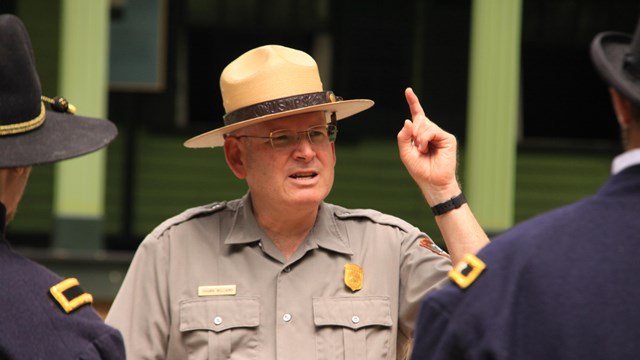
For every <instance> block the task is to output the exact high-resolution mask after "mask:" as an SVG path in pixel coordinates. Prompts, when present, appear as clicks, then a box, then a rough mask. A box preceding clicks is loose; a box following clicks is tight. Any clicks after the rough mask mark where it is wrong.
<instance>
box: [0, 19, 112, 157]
mask: <svg viewBox="0 0 640 360" xmlns="http://www.w3.org/2000/svg"><path fill="white" fill-rule="evenodd" d="M47 107H50V108H51V109H52V110H47ZM74 111H75V108H74V107H73V105H70V104H69V103H68V102H67V101H66V100H65V99H63V98H54V99H50V98H46V97H42V90H41V87H40V79H39V78H38V73H37V71H36V66H35V59H34V56H33V49H32V47H31V40H30V39H29V34H28V33H27V30H26V28H25V26H24V24H23V23H22V22H21V21H20V19H18V18H17V17H16V16H14V15H9V14H5V15H0V168H13V167H23V166H32V165H39V164H47V163H51V162H55V161H58V160H64V159H68V158H72V157H76V156H79V155H83V154H86V153H89V152H92V151H95V150H98V149H100V148H102V147H104V146H106V145H107V144H108V143H109V142H111V141H112V140H113V139H114V138H115V137H116V135H117V133H118V131H117V129H116V127H115V125H114V124H113V123H111V122H110V121H108V120H102V119H94V118H88V117H83V116H78V115H73V112H74Z"/></svg>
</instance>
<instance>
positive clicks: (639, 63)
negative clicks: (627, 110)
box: [591, 22, 640, 105]
mask: <svg viewBox="0 0 640 360" xmlns="http://www.w3.org/2000/svg"><path fill="white" fill-rule="evenodd" d="M591 59H592V60H593V63H594V65H595V67H596V70H598V72H599V73H600V75H601V76H602V78H603V79H604V80H605V81H606V82H607V83H608V84H609V85H611V86H612V87H614V88H615V89H616V90H618V91H619V92H620V93H621V94H622V95H624V96H625V97H627V98H629V100H631V101H632V102H634V103H635V104H637V105H640V22H638V25H637V27H636V31H635V33H634V35H633V37H631V36H629V35H627V34H623V33H619V32H612V31H607V32H603V33H600V34H598V35H596V37H595V38H594V39H593V41H592V42H591Z"/></svg>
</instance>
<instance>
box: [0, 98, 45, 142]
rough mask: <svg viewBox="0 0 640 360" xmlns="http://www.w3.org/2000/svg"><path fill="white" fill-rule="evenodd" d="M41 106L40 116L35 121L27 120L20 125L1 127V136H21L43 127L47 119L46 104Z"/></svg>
mask: <svg viewBox="0 0 640 360" xmlns="http://www.w3.org/2000/svg"><path fill="white" fill-rule="evenodd" d="M40 105H42V107H41V108H40V114H39V115H38V116H36V117H35V118H34V119H31V120H27V121H24V122H21V123H18V124H10V125H0V136H4V135H13V134H21V133H25V132H27V131H31V130H33V129H35V128H37V127H40V125H42V124H43V123H44V121H45V119H46V117H45V110H44V103H42V102H41V103H40Z"/></svg>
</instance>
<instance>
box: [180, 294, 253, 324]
mask: <svg viewBox="0 0 640 360" xmlns="http://www.w3.org/2000/svg"><path fill="white" fill-rule="evenodd" d="M259 324H260V302H259V301H258V298H257V297H233V298H228V297H225V298H215V299H213V298H211V299H189V300H184V301H181V302H180V331H192V330H211V331H215V332H219V331H224V330H228V329H231V328H238V327H257V326H258V325H259Z"/></svg>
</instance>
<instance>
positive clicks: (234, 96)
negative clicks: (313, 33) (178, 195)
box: [184, 45, 373, 148]
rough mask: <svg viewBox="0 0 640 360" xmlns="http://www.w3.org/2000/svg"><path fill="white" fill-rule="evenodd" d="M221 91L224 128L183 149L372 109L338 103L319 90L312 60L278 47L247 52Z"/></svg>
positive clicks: (226, 73) (227, 72)
mask: <svg viewBox="0 0 640 360" xmlns="http://www.w3.org/2000/svg"><path fill="white" fill-rule="evenodd" d="M220 91H221V93H222V100H223V106H224V109H225V112H226V114H225V115H224V116H223V121H224V126H222V127H220V128H217V129H215V130H212V131H209V132H206V133H204V134H200V135H198V136H196V137H194V138H191V139H189V140H187V141H186V142H185V144H184V145H185V146H186V147H190V148H205V147H216V146H222V145H223V144H224V136H223V135H224V134H226V133H229V132H232V131H235V130H238V129H241V128H244V127H247V126H250V125H254V124H257V123H260V122H264V121H268V120H273V119H277V118H281V117H285V116H291V115H297V114H302V113H308V112H313V111H326V112H328V113H335V117H336V120H342V119H344V118H347V117H349V116H352V115H355V114H357V113H359V112H361V111H364V110H366V109H368V108H370V107H371V106H373V101H371V100H367V99H357V100H343V99H342V98H340V97H338V96H335V95H334V94H333V92H332V91H325V90H323V88H322V82H321V81H320V74H319V72H318V65H317V64H316V62H315V61H314V60H313V58H312V57H311V56H309V55H308V54H307V53H305V52H302V51H300V50H295V49H291V48H288V47H284V46H280V45H266V46H261V47H259V48H256V49H253V50H249V51H248V52H246V53H244V54H243V55H241V56H240V57H238V58H237V59H236V60H234V61H233V62H231V63H230V64H229V65H227V67H226V68H225V69H224V70H223V71H222V74H221V76H220Z"/></svg>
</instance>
